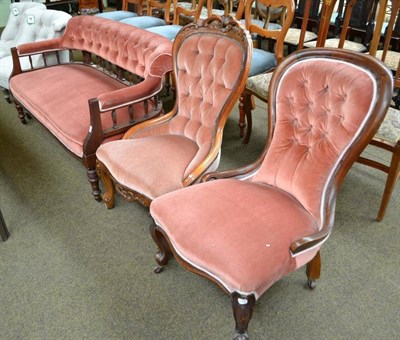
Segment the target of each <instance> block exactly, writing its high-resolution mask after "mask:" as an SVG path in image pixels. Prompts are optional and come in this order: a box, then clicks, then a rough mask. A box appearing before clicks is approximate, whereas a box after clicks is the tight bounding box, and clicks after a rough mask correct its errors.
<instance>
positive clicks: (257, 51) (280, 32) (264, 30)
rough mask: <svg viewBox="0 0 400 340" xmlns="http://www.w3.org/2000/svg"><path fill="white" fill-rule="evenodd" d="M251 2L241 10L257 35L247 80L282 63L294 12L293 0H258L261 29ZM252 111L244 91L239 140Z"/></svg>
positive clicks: (250, 28) (252, 31)
mask: <svg viewBox="0 0 400 340" xmlns="http://www.w3.org/2000/svg"><path fill="white" fill-rule="evenodd" d="M254 1H255V0H249V1H247V2H246V4H245V10H244V17H245V24H246V28H247V30H248V31H249V32H250V33H251V34H252V37H254V36H256V40H254V43H255V45H256V46H255V47H254V49H253V58H252V60H251V68H250V74H249V77H252V76H255V75H259V74H264V73H268V72H272V71H273V70H274V69H275V67H276V66H277V65H278V64H279V63H280V62H281V61H282V59H283V50H284V43H285V37H286V34H287V32H288V30H289V28H290V26H291V25H292V21H293V17H294V11H295V5H294V1H293V0H257V2H258V3H259V5H263V8H265V13H264V14H265V17H264V20H265V24H264V25H263V26H264V27H261V26H260V25H259V24H258V23H257V22H256V23H255V24H254V23H253V22H252V20H254V16H253V2H254ZM276 8H279V9H280V12H279V19H278V20H277V21H278V22H277V23H278V24H279V26H275V25H273V26H272V25H271V19H273V14H274V10H275V9H276ZM275 13H276V12H275ZM265 42H266V43H267V48H266V47H264V46H262V45H263V44H264V43H265ZM262 47H263V48H262ZM252 108H254V103H253V97H252V94H251V93H250V92H248V91H246V90H244V91H243V93H242V95H241V96H240V103H239V113H240V118H239V128H240V136H241V137H242V136H243V135H244V128H245V126H246V117H247V118H248V119H247V120H248V121H249V120H250V119H251V109H252ZM249 112H250V113H249Z"/></svg>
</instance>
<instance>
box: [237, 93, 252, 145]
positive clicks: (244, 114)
mask: <svg viewBox="0 0 400 340" xmlns="http://www.w3.org/2000/svg"><path fill="white" fill-rule="evenodd" d="M254 107H255V103H254V98H253V96H252V94H251V93H250V92H248V91H243V92H242V94H241V96H240V99H239V114H240V117H239V124H238V125H239V129H240V137H243V136H244V128H245V127H246V121H247V130H246V135H245V138H244V139H243V144H247V143H248V142H249V140H250V136H251V130H252V126H253V120H252V116H251V111H252V110H253V109H254Z"/></svg>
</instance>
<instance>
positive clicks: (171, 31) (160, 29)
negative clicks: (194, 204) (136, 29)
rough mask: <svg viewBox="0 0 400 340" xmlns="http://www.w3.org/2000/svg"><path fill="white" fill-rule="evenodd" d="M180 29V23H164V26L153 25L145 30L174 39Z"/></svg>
mask: <svg viewBox="0 0 400 340" xmlns="http://www.w3.org/2000/svg"><path fill="white" fill-rule="evenodd" d="M181 29H182V26H180V25H166V26H154V27H149V28H146V31H149V32H153V33H157V34H159V35H162V36H163V37H165V38H167V39H169V40H174V39H175V37H176V35H177V34H178V32H179V31H180V30H181Z"/></svg>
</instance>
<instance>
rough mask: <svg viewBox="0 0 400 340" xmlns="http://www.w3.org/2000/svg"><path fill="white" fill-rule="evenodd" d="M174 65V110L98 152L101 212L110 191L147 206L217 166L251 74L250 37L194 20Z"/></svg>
mask: <svg viewBox="0 0 400 340" xmlns="http://www.w3.org/2000/svg"><path fill="white" fill-rule="evenodd" d="M173 59H174V65H173V67H174V70H173V74H174V79H175V83H176V103H175V106H174V108H173V110H172V111H171V112H169V113H168V114H166V115H164V116H162V117H159V118H157V119H155V120H152V121H148V122H146V123H143V124H140V125H138V126H137V127H135V128H132V129H130V130H129V131H128V132H127V133H126V134H125V136H124V138H123V140H120V141H113V142H110V143H107V145H106V144H104V145H103V146H101V147H100V148H99V149H98V150H97V153H96V155H97V173H98V174H99V176H100V178H101V179H102V182H103V183H104V186H105V189H106V191H105V193H104V194H103V196H102V198H103V201H104V202H105V203H106V205H107V207H108V208H112V207H113V206H114V195H115V189H116V190H117V191H118V192H119V193H121V194H122V195H123V196H124V198H125V199H126V200H128V201H136V200H139V201H140V202H141V203H142V204H143V205H145V206H148V205H149V204H150V202H151V200H153V199H154V198H156V197H158V196H160V195H162V194H165V193H167V192H170V191H173V190H177V189H180V188H183V187H185V186H188V185H191V184H193V183H195V182H196V181H197V180H198V179H199V178H200V176H201V175H202V174H204V173H205V172H207V171H210V170H215V169H216V167H217V166H218V162H219V157H220V147H221V142H222V133H223V128H224V125H225V122H226V120H227V118H228V115H229V113H230V112H231V110H232V107H233V106H234V104H235V103H236V101H237V99H238V98H239V94H240V92H241V91H242V89H243V87H244V84H245V80H246V77H247V75H248V71H249V67H250V60H251V40H250V36H249V35H248V34H247V33H246V31H245V30H244V28H243V27H242V26H241V24H240V23H239V22H237V21H236V20H235V19H233V18H231V17H229V16H226V17H222V18H220V17H212V18H208V19H206V20H204V21H201V20H200V21H198V22H196V23H193V24H189V25H187V26H185V27H184V28H183V29H182V30H181V31H180V33H179V34H178V35H177V37H176V39H175V40H174V45H173Z"/></svg>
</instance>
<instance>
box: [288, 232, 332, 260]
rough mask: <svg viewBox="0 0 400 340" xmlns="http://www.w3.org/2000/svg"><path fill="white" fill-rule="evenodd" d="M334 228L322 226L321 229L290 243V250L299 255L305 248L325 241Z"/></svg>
mask: <svg viewBox="0 0 400 340" xmlns="http://www.w3.org/2000/svg"><path fill="white" fill-rule="evenodd" d="M331 230H332V228H322V229H321V230H320V231H318V232H316V233H314V234H311V235H308V236H305V237H302V238H300V239H298V240H296V241H295V242H293V243H292V244H291V245H290V251H291V252H292V254H293V255H297V254H299V253H301V252H302V251H304V250H307V249H309V248H312V247H314V246H315V245H317V244H319V243H322V242H324V241H325V240H326V239H327V238H328V236H329V235H330V233H331Z"/></svg>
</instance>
